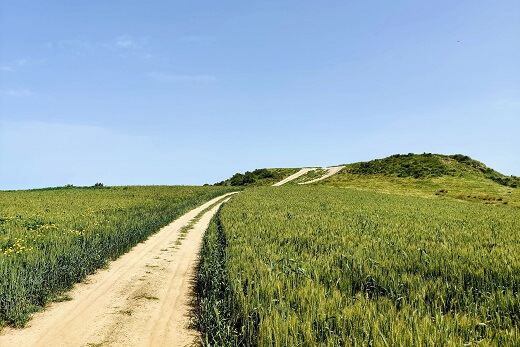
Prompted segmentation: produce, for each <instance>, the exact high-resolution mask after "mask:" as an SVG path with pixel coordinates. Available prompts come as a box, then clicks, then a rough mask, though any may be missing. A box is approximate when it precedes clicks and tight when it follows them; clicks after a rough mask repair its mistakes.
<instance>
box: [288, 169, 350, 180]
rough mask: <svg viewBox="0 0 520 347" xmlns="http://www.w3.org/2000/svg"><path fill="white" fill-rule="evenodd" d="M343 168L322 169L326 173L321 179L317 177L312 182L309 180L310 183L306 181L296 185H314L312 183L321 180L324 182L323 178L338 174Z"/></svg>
mask: <svg viewBox="0 0 520 347" xmlns="http://www.w3.org/2000/svg"><path fill="white" fill-rule="evenodd" d="M343 168H344V166H331V167H327V168H324V169H326V170H327V173H326V174H325V175H323V176H321V177H318V178H315V179H313V180H310V181H307V182H301V183H298V184H310V183H314V182H318V181H321V180H324V179H325V178H329V177H330V176H332V175H334V174H336V173H338V172H339V171H340V170H341V169H343Z"/></svg>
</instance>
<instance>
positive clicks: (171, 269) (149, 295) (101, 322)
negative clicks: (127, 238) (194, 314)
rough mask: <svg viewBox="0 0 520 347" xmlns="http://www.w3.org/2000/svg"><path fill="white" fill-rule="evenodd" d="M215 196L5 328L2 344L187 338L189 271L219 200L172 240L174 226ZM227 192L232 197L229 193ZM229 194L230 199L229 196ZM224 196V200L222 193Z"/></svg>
mask: <svg viewBox="0 0 520 347" xmlns="http://www.w3.org/2000/svg"><path fill="white" fill-rule="evenodd" d="M231 194H233V193H230V194H226V195H223V196H221V197H218V198H215V199H213V200H211V201H209V202H207V203H205V204H203V205H202V206H200V207H198V208H196V209H194V210H192V211H190V212H188V213H187V214H185V215H183V216H182V217H180V218H179V219H177V220H176V221H174V222H173V223H171V224H169V225H168V226H166V227H164V228H162V229H161V230H160V231H159V232H157V233H156V234H154V235H152V236H151V237H150V238H149V239H148V240H147V241H145V242H143V243H140V244H138V245H137V246H135V247H134V248H133V249H132V250H131V251H130V252H128V253H127V254H125V255H123V256H121V257H120V258H119V259H117V260H115V261H113V262H112V263H110V266H109V268H108V269H106V270H100V271H98V272H97V273H96V274H94V275H92V276H89V277H88V281H86V283H81V284H78V285H76V286H75V288H74V289H73V290H72V291H71V292H70V293H69V294H70V296H71V297H72V300H71V301H67V302H61V303H54V304H52V305H51V307H49V308H48V309H46V310H45V311H43V312H41V313H38V314H35V315H34V317H33V319H32V320H31V321H30V322H29V326H28V327H27V328H25V329H12V328H6V329H4V331H3V332H2V335H0V346H191V345H193V344H194V343H196V341H197V338H198V335H197V332H196V331H194V330H191V329H189V328H188V325H189V323H190V309H191V306H190V303H189V300H190V298H191V295H190V293H191V290H192V286H193V277H194V274H195V267H196V265H197V260H198V259H197V258H198V252H199V249H200V245H201V241H202V236H203V234H204V232H205V230H206V228H207V226H208V224H209V221H210V219H211V217H212V216H213V215H214V214H215V212H216V211H217V209H218V207H219V206H220V204H221V203H222V202H221V203H220V204H218V205H217V206H215V207H213V208H212V209H211V210H210V211H208V212H206V213H205V214H204V215H203V216H202V218H201V219H200V220H199V221H198V222H197V223H196V224H195V225H194V227H193V229H192V230H190V231H189V233H188V234H187V235H186V238H185V239H184V240H182V241H181V243H180V245H179V244H178V243H179V242H178V241H177V240H178V239H177V238H178V236H179V235H180V234H179V230H180V229H181V228H182V227H183V226H185V225H187V224H189V222H190V220H192V219H193V218H194V217H196V216H197V215H198V214H199V213H200V212H201V211H203V210H204V209H206V208H208V207H209V206H211V205H212V204H214V203H216V202H218V201H219V199H222V198H223V197H224V196H228V195H231ZM229 198H230V197H229ZM229 198H228V199H229ZM226 201H227V200H226Z"/></svg>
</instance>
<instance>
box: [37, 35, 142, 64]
mask: <svg viewBox="0 0 520 347" xmlns="http://www.w3.org/2000/svg"><path fill="white" fill-rule="evenodd" d="M46 46H47V48H49V49H54V48H57V49H59V50H62V51H64V52H69V53H72V54H75V55H78V56H81V55H85V54H94V53H98V52H113V53H117V54H119V55H120V56H121V57H128V56H133V57H138V58H141V59H150V58H151V57H152V55H151V54H150V53H148V52H146V50H145V49H146V46H147V40H146V38H143V37H138V38H136V37H133V36H131V35H120V36H117V37H115V38H113V39H111V40H107V41H89V40H81V39H72V40H61V41H58V42H56V43H53V42H48V43H47V44H46Z"/></svg>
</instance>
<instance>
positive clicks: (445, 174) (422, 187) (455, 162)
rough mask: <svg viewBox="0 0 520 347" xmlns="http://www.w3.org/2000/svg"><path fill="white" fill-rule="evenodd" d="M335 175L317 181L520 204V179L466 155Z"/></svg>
mask: <svg viewBox="0 0 520 347" xmlns="http://www.w3.org/2000/svg"><path fill="white" fill-rule="evenodd" d="M343 166H344V168H343V169H342V170H341V171H340V172H338V173H337V174H335V175H333V176H331V177H328V178H326V179H324V180H322V181H319V182H316V183H313V184H319V185H327V186H336V187H348V188H353V189H361V190H372V191H381V192H386V193H391V194H400V195H416V196H427V197H432V196H446V197H451V198H456V199H459V200H468V201H479V202H484V203H486V204H510V203H512V204H513V205H518V206H520V194H519V193H518V189H517V188H518V187H520V178H519V177H516V176H506V175H503V174H501V173H500V172H498V171H496V170H494V169H492V168H489V167H487V166H486V165H485V164H484V163H482V162H480V161H478V160H475V159H472V158H471V157H469V156H466V155H462V154H454V155H444V154H432V153H423V154H413V153H409V154H395V155H392V156H389V157H386V158H382V159H374V160H370V161H366V162H357V163H351V164H343ZM297 171H298V169H282V168H278V169H257V170H254V171H252V172H246V173H244V174H240V173H237V174H235V175H233V176H232V177H231V178H229V179H227V180H225V181H222V182H219V183H217V184H216V185H224V186H244V187H248V186H262V185H264V186H265V185H272V184H273V183H275V182H277V181H279V180H282V179H284V178H286V177H288V176H290V175H292V174H294V173H295V172H297ZM324 173H325V170H323V169H320V168H317V169H315V170H313V171H309V172H308V173H306V174H305V175H304V176H301V177H300V178H298V179H296V180H294V181H292V182H289V183H287V184H298V183H302V182H305V181H308V180H311V179H315V178H316V177H320V176H321V175H323V174H324Z"/></svg>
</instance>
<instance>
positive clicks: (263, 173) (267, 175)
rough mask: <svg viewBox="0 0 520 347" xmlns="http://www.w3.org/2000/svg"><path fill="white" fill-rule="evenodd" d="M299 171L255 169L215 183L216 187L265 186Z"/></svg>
mask: <svg viewBox="0 0 520 347" xmlns="http://www.w3.org/2000/svg"><path fill="white" fill-rule="evenodd" d="M298 171H299V169H256V170H254V171H246V172H245V173H243V174H241V173H236V174H234V175H233V176H232V177H231V178H229V179H227V180H225V181H222V182H219V183H215V185H216V186H235V187H236V186H266V185H272V184H274V183H276V182H278V181H281V180H283V179H284V178H286V177H288V176H290V175H292V174H294V173H296V172H298Z"/></svg>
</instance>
